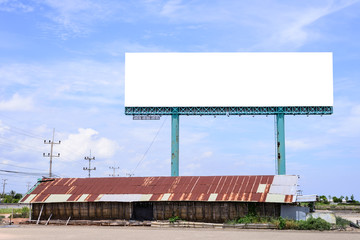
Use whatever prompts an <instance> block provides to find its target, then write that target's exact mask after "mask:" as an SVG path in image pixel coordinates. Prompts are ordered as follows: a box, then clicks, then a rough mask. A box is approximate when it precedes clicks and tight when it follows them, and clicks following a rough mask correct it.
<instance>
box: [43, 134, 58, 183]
mask: <svg viewBox="0 0 360 240" xmlns="http://www.w3.org/2000/svg"><path fill="white" fill-rule="evenodd" d="M54 135H55V128H54V129H53V136H52V140H49V141H48V142H47V141H46V140H44V144H50V145H51V149H50V153H48V154H47V155H46V154H45V153H43V157H49V158H50V169H49V177H50V178H51V177H52V171H51V169H52V158H53V157H60V153H58V154H57V155H53V148H54V144H60V143H61V141H59V142H54Z"/></svg>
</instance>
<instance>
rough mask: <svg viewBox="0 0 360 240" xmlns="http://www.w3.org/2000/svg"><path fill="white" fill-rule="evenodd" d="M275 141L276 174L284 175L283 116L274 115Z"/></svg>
mask: <svg viewBox="0 0 360 240" xmlns="http://www.w3.org/2000/svg"><path fill="white" fill-rule="evenodd" d="M276 132H277V134H276V139H277V143H276V144H277V171H278V172H277V174H278V175H285V174H286V166H285V115H284V114H283V113H278V114H276Z"/></svg>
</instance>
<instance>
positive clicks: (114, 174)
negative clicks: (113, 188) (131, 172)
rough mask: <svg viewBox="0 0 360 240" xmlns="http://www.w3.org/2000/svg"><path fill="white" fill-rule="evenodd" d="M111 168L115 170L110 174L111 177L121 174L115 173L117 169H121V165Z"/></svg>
mask: <svg viewBox="0 0 360 240" xmlns="http://www.w3.org/2000/svg"><path fill="white" fill-rule="evenodd" d="M109 168H110V169H112V170H113V174H109V176H110V177H118V176H120V175H119V174H116V173H115V171H116V169H120V167H115V166H114V167H109Z"/></svg>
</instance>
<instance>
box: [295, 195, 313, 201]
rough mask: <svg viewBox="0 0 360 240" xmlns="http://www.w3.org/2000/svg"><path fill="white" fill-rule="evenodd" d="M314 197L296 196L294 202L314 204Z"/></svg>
mask: <svg viewBox="0 0 360 240" xmlns="http://www.w3.org/2000/svg"><path fill="white" fill-rule="evenodd" d="M316 197H317V196H316V195H301V196H296V202H316Z"/></svg>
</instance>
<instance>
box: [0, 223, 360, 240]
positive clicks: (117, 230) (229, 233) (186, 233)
mask: <svg viewBox="0 0 360 240" xmlns="http://www.w3.org/2000/svg"><path fill="white" fill-rule="evenodd" d="M114 238H117V239H130V240H131V239H147V240H155V239H156V240H168V239H172V240H176V239H196V240H205V239H206V240H209V239H210V240H211V239H227V240H232V239H247V240H252V239H270V240H272V239H274V240H275V239H276V240H281V239H284V240H285V239H286V240H288V239H291V240H304V239H329V240H332V239H334V240H335V239H345V240H347V239H348V240H352V239H357V240H358V239H360V232H358V231H357V232H340V231H326V232H318V231H285V230H283V231H279V230H235V229H190V228H182V229H179V228H154V227H105V226H54V225H52V226H51V225H50V226H44V225H41V226H39V225H15V226H13V227H0V239H1V240H8V239H23V240H35V239H36V240H38V239H52V240H58V239H59V240H60V239H61V240H67V239H77V240H91V239H114Z"/></svg>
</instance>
